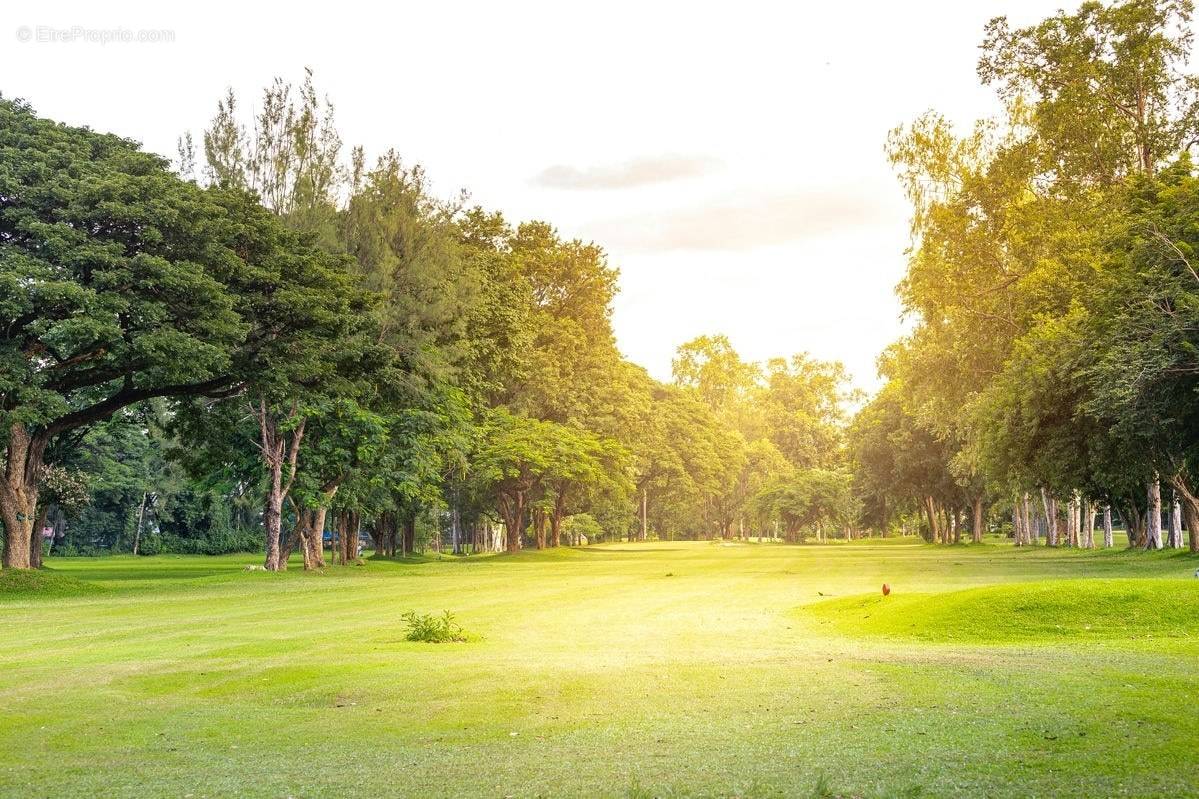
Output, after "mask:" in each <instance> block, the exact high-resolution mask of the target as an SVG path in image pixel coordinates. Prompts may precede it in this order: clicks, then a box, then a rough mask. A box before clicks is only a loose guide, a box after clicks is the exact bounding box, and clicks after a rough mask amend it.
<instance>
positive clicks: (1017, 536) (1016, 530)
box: [1012, 496, 1024, 547]
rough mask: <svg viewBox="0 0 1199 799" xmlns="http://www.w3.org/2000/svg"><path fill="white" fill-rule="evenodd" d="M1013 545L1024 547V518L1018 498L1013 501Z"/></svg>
mask: <svg viewBox="0 0 1199 799" xmlns="http://www.w3.org/2000/svg"><path fill="white" fill-rule="evenodd" d="M1012 543H1013V544H1015V545H1016V546H1018V547H1019V546H1023V545H1024V517H1023V514H1022V513H1020V497H1018V496H1017V497H1016V498H1015V499H1013V500H1012Z"/></svg>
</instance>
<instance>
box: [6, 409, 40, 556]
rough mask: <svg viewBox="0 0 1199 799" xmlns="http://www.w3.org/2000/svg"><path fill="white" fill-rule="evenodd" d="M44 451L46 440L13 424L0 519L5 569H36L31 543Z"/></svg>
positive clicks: (10, 431) (10, 429)
mask: <svg viewBox="0 0 1199 799" xmlns="http://www.w3.org/2000/svg"><path fill="white" fill-rule="evenodd" d="M44 452H45V442H43V441H41V440H40V439H35V438H33V437H32V436H30V435H29V433H28V432H27V431H26V429H25V426H24V425H22V424H14V425H13V426H12V427H10V428H9V432H8V449H7V451H6V453H5V463H4V480H3V481H0V520H3V522H4V558H3V561H2V562H3V565H4V568H6V569H32V568H36V565H35V563H34V560H33V546H32V544H33V533H34V526H35V524H36V522H37V507H38V505H37V500H38V491H39V487H40V485H39V480H40V473H41V469H42V457H43V453H44ZM40 533H41V531H40V530H39V531H38V534H39V535H40Z"/></svg>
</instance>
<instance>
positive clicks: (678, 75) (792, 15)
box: [0, 0, 1072, 390]
mask: <svg viewBox="0 0 1199 799" xmlns="http://www.w3.org/2000/svg"><path fill="white" fill-rule="evenodd" d="M1060 5H1062V3H1061V2H1044V1H1043V0H1007V2H997V1H996V0H973V1H965V2H963V1H961V0H959V1H958V2H941V0H935V1H933V0H929V1H928V2H919V1H918V0H911V1H910V2H903V3H896V2H858V3H827V2H825V3H802V2H777V3H755V2H736V3H733V2H726V3H719V4H717V3H703V2H695V1H694V0H693V1H692V2H686V3H667V2H660V3H653V2H646V0H642V2H623V1H620V0H616V1H614V0H605V2H593V3H587V4H584V3H571V2H562V1H561V0H559V1H558V2H505V1H504V0H491V2H478V3H474V2H453V3H451V2H442V3H434V2H423V3H405V2H400V3H389V4H384V3H365V2H362V3H359V2H351V1H349V0H343V2H339V3H333V4H330V3H321V4H313V5H308V4H303V3H298V2H297V3H290V4H286V5H279V4H274V6H275V7H268V5H267V4H257V5H256V4H254V3H250V2H239V3H228V2H208V3H205V4H204V5H203V6H202V7H199V6H196V5H194V4H177V5H175V6H174V7H172V4H168V3H163V2H161V0H159V1H158V2H152V3H121V2H107V3H104V4H99V3H95V2H86V3H84V2H58V3H49V2H45V1H44V0H43V1H42V2H37V3H34V2H26V1H25V0H21V1H20V2H14V1H13V0H9V2H7V3H5V4H4V5H3V7H2V8H0V75H2V76H3V80H2V81H0V93H2V94H3V95H4V96H7V97H22V98H25V99H26V100H28V101H30V102H31V103H32V104H33V106H34V107H35V108H36V109H37V110H38V112H39V113H41V114H42V115H45V116H49V117H51V118H54V119H58V120H60V121H64V122H68V123H71V124H86V125H88V126H89V127H92V128H94V129H96V130H102V131H111V132H114V133H118V134H120V135H123V136H127V137H130V138H133V139H137V140H139V141H141V142H142V143H143V144H144V145H145V146H146V148H147V149H149V150H153V151H156V152H160V153H163V154H164V155H172V154H173V153H174V149H175V141H176V139H177V137H178V136H179V135H180V134H181V133H183V132H184V131H188V130H190V131H192V132H193V133H194V134H196V135H198V134H199V133H200V132H201V131H202V130H203V128H204V127H205V125H206V124H207V122H208V121H209V119H211V117H212V114H213V112H214V111H215V108H216V102H217V100H218V99H219V98H220V97H221V96H222V94H223V93H224V91H225V89H226V88H227V87H232V88H233V89H234V90H235V91H236V92H237V93H238V94H239V96H240V97H241V98H242V99H243V101H244V102H245V103H248V104H250V105H255V104H256V99H257V96H258V95H259V94H260V92H261V89H262V88H263V87H264V86H265V85H266V84H268V83H269V82H270V81H271V80H272V78H274V77H275V76H281V77H283V78H285V79H288V80H293V81H296V82H298V81H299V80H300V79H301V78H302V76H303V70H304V68H305V67H309V68H311V69H312V70H313V71H314V73H315V79H316V83H317V87H318V89H319V90H320V91H321V92H322V93H324V94H326V95H327V96H328V97H329V98H330V99H331V100H332V101H333V103H334V105H335V107H336V115H337V120H338V127H339V129H340V131H341V133H342V136H343V138H344V139H345V140H346V142H347V144H361V145H363V146H364V147H365V148H366V151H367V153H368V156H370V155H372V154H374V155H377V154H379V153H381V152H383V151H385V150H386V149H388V148H392V147H394V148H395V149H396V150H397V151H398V152H399V153H400V154H401V155H402V156H403V158H404V159H405V160H406V161H407V162H409V163H419V164H422V165H423V166H424V167H425V169H426V171H427V172H428V174H429V175H430V177H431V178H432V180H433V184H434V187H435V189H436V190H437V192H438V193H441V194H444V195H445V196H447V197H449V196H451V195H454V194H456V193H457V191H459V190H460V189H466V190H467V191H469V193H470V196H471V198H472V200H473V201H474V202H476V203H478V204H481V205H483V206H485V207H487V208H490V209H498V210H501V211H503V212H504V214H505V216H506V217H508V218H509V219H510V220H513V221H519V220H525V219H544V220H546V221H549V222H551V223H553V224H554V225H555V226H557V228H558V229H559V231H560V233H561V234H562V235H563V236H564V237H567V238H576V237H577V238H582V239H585V240H594V241H596V242H597V243H599V244H601V245H602V246H603V247H604V248H605V249H606V251H607V252H608V255H609V259H610V262H611V263H612V265H614V266H616V267H618V268H619V269H620V274H621V277H620V293H619V295H618V297H617V299H616V302H615V307H614V310H613V325H614V327H615V330H616V335H617V340H618V343H619V345H620V348H621V350H622V352H623V353H624V354H625V355H626V356H627V357H628V358H630V359H632V360H633V361H635V362H636V363H639V364H641V365H643V366H645V367H646V368H647V369H648V370H649V371H650V373H651V374H653V375H654V376H655V377H658V378H660V379H669V377H670V365H671V357H672V355H673V353H674V350H675V348H676V347H677V346H678V345H679V344H681V343H683V342H685V341H687V340H689V339H691V338H694V337H695V336H698V335H701V334H712V333H724V334H726V335H727V336H728V337H729V338H730V340H731V341H732V343H733V345H734V347H735V348H736V349H737V350H738V351H739V352H740V353H741V354H742V356H743V357H745V358H747V359H749V360H764V359H766V358H770V357H775V356H789V355H791V354H793V353H797V352H809V353H811V354H812V355H813V356H815V357H818V358H822V359H826V360H833V359H835V360H839V361H841V362H842V363H844V364H845V366H846V368H847V369H848V370H849V372H850V373H851V375H852V376H853V380H854V383H855V385H856V386H858V387H861V388H865V389H867V390H870V389H873V388H876V387H877V386H878V377H877V375H876V372H875V358H876V357H877V355H878V353H879V352H880V351H881V350H882V349H883V348H884V347H886V346H887V344H889V343H890V342H892V341H893V340H895V338H896V337H898V336H899V335H901V334H902V332H903V330H904V322H903V321H902V320H901V309H900V306H899V303H898V301H897V300H896V298H895V293H894V288H895V285H896V284H897V283H898V282H899V280H900V279H901V278H902V275H903V271H904V265H905V256H904V251H905V248H906V247H907V246H908V243H909V238H908V208H907V205H906V202H905V200H904V197H903V195H902V192H901V191H900V188H899V185H898V183H897V181H896V179H895V176H894V173H893V171H892V170H891V168H890V166H889V164H888V163H887V161H886V157H885V154H884V152H883V145H884V142H885V139H886V136H887V132H888V131H889V130H890V129H892V128H893V127H895V126H896V125H899V124H902V123H905V122H908V121H911V120H912V119H914V118H915V117H916V116H918V115H919V114H920V113H922V112H923V111H925V110H928V109H930V108H935V109H936V110H938V111H941V112H943V113H944V114H945V115H946V116H948V117H949V118H950V119H952V120H954V121H955V122H956V123H957V124H959V125H961V126H963V128H964V127H965V126H966V125H968V124H969V123H970V122H971V121H972V120H974V119H976V118H979V117H983V116H988V115H991V114H994V113H995V112H996V111H997V110H998V106H997V102H996V100H995V97H994V93H993V92H992V91H991V90H990V89H988V88H986V87H982V86H980V85H979V83H978V80H977V78H976V75H975V71H974V70H975V63H976V61H977V58H978V49H977V47H978V43H979V42H980V41H981V38H982V29H983V25H984V24H985V23H986V22H987V20H989V19H991V18H992V17H995V16H999V15H1006V16H1008V17H1009V18H1010V19H1011V20H1012V22H1013V23H1014V24H1026V23H1031V22H1035V21H1037V20H1039V19H1041V18H1043V17H1044V16H1047V15H1048V14H1051V13H1053V12H1054V11H1056V9H1057V8H1058V7H1059V6H1060ZM1071 5H1072V4H1071ZM101 6H103V7H102V8H101Z"/></svg>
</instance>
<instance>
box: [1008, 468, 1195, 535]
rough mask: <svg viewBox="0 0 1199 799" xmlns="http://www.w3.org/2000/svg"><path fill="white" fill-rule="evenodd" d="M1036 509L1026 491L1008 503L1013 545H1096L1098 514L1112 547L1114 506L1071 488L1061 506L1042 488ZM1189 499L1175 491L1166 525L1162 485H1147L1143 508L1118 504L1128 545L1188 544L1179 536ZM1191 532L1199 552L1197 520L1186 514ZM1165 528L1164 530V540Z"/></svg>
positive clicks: (1131, 503) (1132, 503)
mask: <svg viewBox="0 0 1199 799" xmlns="http://www.w3.org/2000/svg"><path fill="white" fill-rule="evenodd" d="M1040 500H1041V501H1040V503H1039V508H1038V509H1037V510H1034V508H1033V506H1034V505H1035V504H1037V503H1035V502H1034V500H1033V499H1032V497H1031V495H1030V494H1029V493H1028V492H1025V493H1024V494H1023V495H1017V496H1016V497H1014V498H1013V501H1012V527H1013V531H1014V539H1015V543H1016V546H1027V545H1031V544H1035V543H1037V541H1038V540H1040V539H1042V538H1044V540H1045V545H1046V546H1051V547H1056V546H1067V547H1077V548H1082V549H1094V548H1095V547H1096V541H1095V528H1096V516H1099V517H1100V518H1101V522H1100V524H1101V528H1102V535H1103V538H1102V544H1101V546H1103V547H1105V548H1110V547H1112V546H1114V540H1113V533H1112V507H1111V505H1110V504H1102V505H1098V504H1096V503H1094V502H1092V501H1091V500H1090V499H1089V498H1086V497H1083V496H1082V495H1081V493H1080V492H1078V491H1074V492H1073V493H1072V494H1071V496H1070V497H1068V498H1067V500H1066V502H1065V503H1064V504H1063V503H1062V502H1061V501H1060V500H1059V499H1058V498H1057V497H1055V496H1053V495H1052V494H1050V493H1049V491H1047V490H1046V489H1045V488H1041V490H1040ZM1188 504H1189V503H1188V502H1185V501H1183V500H1182V499H1181V498H1179V497H1178V496H1177V494H1176V496H1175V498H1174V500H1173V502H1172V503H1171V505H1170V508H1169V511H1168V519H1167V520H1166V526H1163V515H1162V497H1161V484H1160V482H1159V481H1158V480H1151V481H1149V483H1148V484H1147V486H1146V491H1145V505H1144V510H1143V511H1142V510H1141V509H1140V508H1139V507H1138V504H1137V502H1136V501H1135V498H1129V499H1128V500H1127V501H1126V502H1125V503H1123V505H1122V506H1121V507H1120V517H1121V519H1122V520H1123V521H1124V527H1125V530H1126V531H1127V533H1128V545H1129V546H1130V547H1141V548H1144V549H1162V548H1163V547H1164V546H1169V547H1171V548H1179V549H1180V548H1182V547H1185V546H1187V544H1186V539H1185V538H1184V536H1183V524H1184V517H1186V516H1187V515H1188V514H1187V510H1188ZM1185 524H1186V528H1187V530H1188V531H1189V532H1190V547H1191V550H1192V551H1199V529H1197V526H1199V518H1196V517H1195V516H1193V515H1192V517H1191V518H1185ZM1163 532H1164V533H1165V534H1166V537H1165V540H1164V541H1163V538H1162V536H1163Z"/></svg>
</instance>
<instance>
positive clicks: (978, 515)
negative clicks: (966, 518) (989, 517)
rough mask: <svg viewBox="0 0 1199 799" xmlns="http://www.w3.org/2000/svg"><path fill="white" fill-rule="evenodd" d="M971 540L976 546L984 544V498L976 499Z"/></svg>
mask: <svg viewBox="0 0 1199 799" xmlns="http://www.w3.org/2000/svg"><path fill="white" fill-rule="evenodd" d="M970 534H971V535H970V537H971V540H972V541H973V542H974V543H976V544H981V543H982V542H983V498H982V497H981V496H978V497H975V498H974V526H973V527H972V528H971V530H970Z"/></svg>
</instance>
